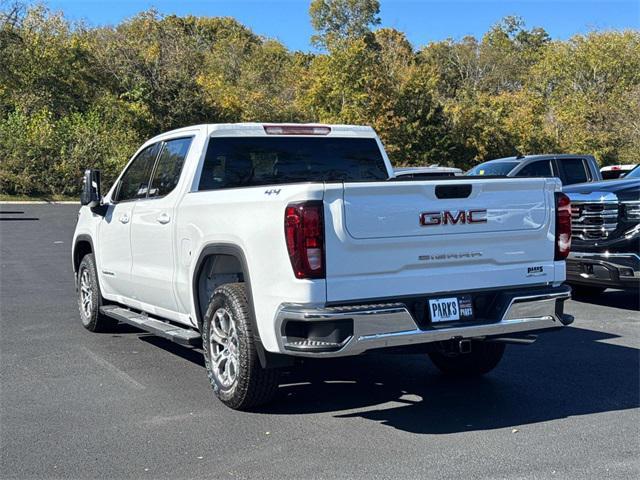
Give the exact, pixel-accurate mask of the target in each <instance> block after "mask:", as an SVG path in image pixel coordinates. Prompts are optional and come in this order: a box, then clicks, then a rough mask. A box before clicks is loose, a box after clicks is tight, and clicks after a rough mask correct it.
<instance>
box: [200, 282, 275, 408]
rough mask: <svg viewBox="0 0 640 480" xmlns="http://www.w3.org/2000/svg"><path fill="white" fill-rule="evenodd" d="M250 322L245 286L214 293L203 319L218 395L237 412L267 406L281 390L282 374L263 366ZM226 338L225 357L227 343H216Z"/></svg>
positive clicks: (209, 369) (229, 285)
mask: <svg viewBox="0 0 640 480" xmlns="http://www.w3.org/2000/svg"><path fill="white" fill-rule="evenodd" d="M250 320H251V309H250V306H249V301H248V299H247V292H246V289H245V286H244V284H243V283H227V284H224V285H221V286H219V287H218V288H216V289H215V290H214V292H213V294H212V295H211V298H210V300H209V306H208V308H207V312H206V313H205V316H204V319H203V325H202V347H203V350H204V359H205V365H206V367H207V374H208V376H209V381H210V382H211V386H212V388H213V391H214V393H215V395H216V396H217V397H218V398H219V399H220V400H221V401H222V403H224V404H225V405H227V406H228V407H230V408H233V409H234V410H248V409H251V408H254V407H257V406H259V405H263V404H265V403H268V402H269V401H270V400H272V399H273V397H274V396H275V394H276V392H277V390H278V380H279V373H280V372H279V371H278V370H277V369H265V368H262V366H261V365H260V359H259V357H258V352H257V350H256V347H255V343H254V335H255V333H256V332H254V331H253V328H252V325H251V321H250ZM225 326H226V327H227V328H226V329H225ZM212 334H213V337H212ZM225 334H226V335H227V337H226V345H227V347H226V351H227V356H226V357H225V356H224V351H225V347H224V345H225V342H216V341H215V339H218V340H224V335H225ZM220 352H223V353H222V354H221V353H220ZM219 358H227V360H226V362H227V364H226V367H227V368H229V371H228V372H227V373H228V375H225V371H224V368H223V367H224V366H225V365H224V360H222V361H220V360H215V359H219ZM229 372H230V373H229Z"/></svg>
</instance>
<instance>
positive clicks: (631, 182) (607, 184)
mask: <svg viewBox="0 0 640 480" xmlns="http://www.w3.org/2000/svg"><path fill="white" fill-rule="evenodd" d="M638 187H640V179H638V178H629V179H628V180H625V179H624V178H623V179H620V180H605V181H602V182H593V183H579V184H576V185H570V186H567V187H563V188H562V191H563V192H564V193H583V194H584V193H591V192H613V193H615V192H620V191H622V190H627V189H631V188H638Z"/></svg>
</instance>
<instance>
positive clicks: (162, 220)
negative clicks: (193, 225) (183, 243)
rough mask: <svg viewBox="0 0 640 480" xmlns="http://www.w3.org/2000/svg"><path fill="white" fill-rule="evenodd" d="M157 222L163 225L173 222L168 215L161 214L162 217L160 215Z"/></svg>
mask: <svg viewBox="0 0 640 480" xmlns="http://www.w3.org/2000/svg"><path fill="white" fill-rule="evenodd" d="M156 220H157V221H158V223H161V224H163V225H164V224H165V223H169V221H170V220H171V217H170V216H169V215H167V214H166V213H161V214H160V215H158V218H156Z"/></svg>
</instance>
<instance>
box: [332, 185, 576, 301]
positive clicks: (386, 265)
mask: <svg viewBox="0 0 640 480" xmlns="http://www.w3.org/2000/svg"><path fill="white" fill-rule="evenodd" d="M559 189H560V186H559V182H557V181H556V180H555V179H545V178H522V179H478V178H469V179H468V180H467V179H464V180H463V179H456V180H428V181H417V182H377V183H360V184H355V183H347V184H343V185H327V186H326V189H325V199H324V201H325V204H326V205H327V207H326V212H325V214H326V230H327V231H326V253H327V255H326V269H327V300H328V301H329V302H340V301H343V300H349V299H383V298H394V297H398V296H405V295H419V294H429V295H430V294H433V293H439V292H442V293H445V292H450V291H466V290H477V289H485V288H497V287H501V286H515V285H528V284H539V283H548V282H554V281H556V274H558V273H561V274H562V276H563V275H564V270H563V271H562V272H556V271H555V269H554V267H555V264H554V229H555V225H554V223H555V219H554V215H553V212H554V202H555V200H554V192H555V191H556V190H559ZM448 197H457V198H448ZM562 279H563V278H562Z"/></svg>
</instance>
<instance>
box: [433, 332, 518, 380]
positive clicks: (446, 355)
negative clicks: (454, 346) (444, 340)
mask: <svg viewBox="0 0 640 480" xmlns="http://www.w3.org/2000/svg"><path fill="white" fill-rule="evenodd" d="M504 349H505V344H504V343H495V342H484V341H476V340H473V341H472V342H471V351H470V352H468V353H453V352H446V351H436V352H430V353H429V358H431V361H432V362H433V364H434V365H435V366H436V367H437V368H438V369H439V370H440V371H441V372H442V373H444V374H446V375H453V376H458V377H473V376H480V375H484V374H485V373H489V372H490V371H491V370H493V369H494V368H496V366H498V363H500V360H501V359H502V355H503V354H504Z"/></svg>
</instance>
